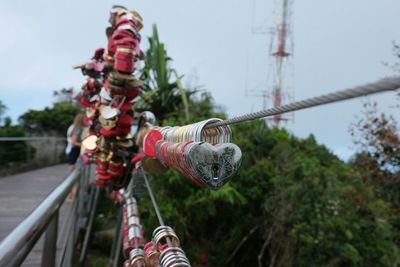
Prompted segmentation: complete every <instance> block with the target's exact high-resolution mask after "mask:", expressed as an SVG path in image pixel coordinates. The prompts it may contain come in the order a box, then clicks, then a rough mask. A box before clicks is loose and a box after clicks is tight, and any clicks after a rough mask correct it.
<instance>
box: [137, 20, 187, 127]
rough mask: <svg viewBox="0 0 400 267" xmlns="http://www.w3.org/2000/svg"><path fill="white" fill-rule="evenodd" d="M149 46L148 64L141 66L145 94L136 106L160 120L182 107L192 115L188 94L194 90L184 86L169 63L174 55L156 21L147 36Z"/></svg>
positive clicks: (146, 59) (174, 114)
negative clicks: (159, 35)
mask: <svg viewBox="0 0 400 267" xmlns="http://www.w3.org/2000/svg"><path fill="white" fill-rule="evenodd" d="M148 41H149V44H150V47H149V49H148V50H147V51H146V53H145V65H144V67H143V68H142V70H141V79H142V80H143V81H144V84H143V86H142V94H141V96H140V100H139V101H138V103H137V105H136V106H135V108H136V109H137V110H151V111H152V112H153V113H154V114H155V115H156V117H157V118H158V119H159V121H160V122H162V121H164V120H165V119H166V118H168V117H171V116H177V115H178V114H179V113H181V112H182V111H183V113H184V115H185V118H186V119H189V117H188V116H189V103H188V97H189V96H190V95H191V94H193V93H194V91H190V90H185V89H184V88H183V85H182V82H181V78H182V77H181V76H179V75H178V73H177V72H176V70H175V69H173V68H171V67H170V64H171V61H172V59H171V58H170V57H169V56H168V55H167V52H166V50H165V45H164V44H163V43H162V42H161V41H160V40H159V37H158V31H157V27H156V25H153V35H152V36H151V37H149V38H148Z"/></svg>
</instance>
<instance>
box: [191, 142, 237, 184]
mask: <svg viewBox="0 0 400 267" xmlns="http://www.w3.org/2000/svg"><path fill="white" fill-rule="evenodd" d="M185 154H186V155H185V161H186V162H187V166H188V169H189V171H190V173H192V174H193V176H195V177H196V178H198V179H199V180H200V181H201V182H202V183H203V184H204V185H205V186H207V187H209V188H211V189H218V188H221V187H222V186H223V185H224V184H225V183H226V182H228V181H229V180H230V179H231V178H232V177H233V175H234V174H235V173H236V172H237V170H238V169H239V167H240V164H241V159H242V152H241V150H240V148H239V147H238V146H237V145H235V144H232V143H224V144H217V145H215V146H212V145H211V144H209V143H198V144H196V145H194V146H192V147H191V148H190V149H189V150H188V151H187V152H186V153H185Z"/></svg>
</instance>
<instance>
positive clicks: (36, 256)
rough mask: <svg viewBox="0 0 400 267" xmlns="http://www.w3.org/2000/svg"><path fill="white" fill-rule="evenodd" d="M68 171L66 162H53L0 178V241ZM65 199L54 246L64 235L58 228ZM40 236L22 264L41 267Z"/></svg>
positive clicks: (64, 211)
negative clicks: (57, 236) (58, 163)
mask: <svg viewBox="0 0 400 267" xmlns="http://www.w3.org/2000/svg"><path fill="white" fill-rule="evenodd" d="M67 174H68V166H67V165H66V164H62V165H56V166H52V167H47V168H43V169H38V170H34V171H29V172H25V173H20V174H16V175H11V176H7V177H0V240H2V239H3V238H4V237H5V236H7V234H8V233H10V232H11V231H12V230H13V229H14V228H15V227H16V226H17V225H18V224H19V223H20V222H21V221H22V220H23V219H24V218H25V217H26V216H27V215H29V213H30V212H31V211H32V210H34V209H35V207H37V206H38V204H39V203H40V202H41V201H42V200H43V199H44V198H45V197H46V196H47V195H48V194H49V193H50V192H51V191H53V189H54V188H56V187H57V185H59V184H60V183H61V182H62V181H63V180H64V178H65V177H66V176H67ZM70 205H71V204H70V203H68V202H66V203H64V205H63V206H62V208H61V210H60V218H59V230H58V231H59V240H58V242H57V249H58V251H57V252H59V249H60V246H59V245H60V244H62V243H63V242H62V241H63V239H64V237H63V236H60V235H61V233H62V231H63V230H62V229H61V227H62V226H63V225H64V222H65V219H66V213H67V211H68V209H69V208H70ZM42 252H43V237H42V238H41V239H40V240H39V242H38V243H37V244H36V246H35V247H34V249H33V251H32V252H31V253H30V254H29V256H28V257H27V258H26V260H25V262H24V264H23V265H22V266H29V267H31V266H35V267H36V266H41V257H42Z"/></svg>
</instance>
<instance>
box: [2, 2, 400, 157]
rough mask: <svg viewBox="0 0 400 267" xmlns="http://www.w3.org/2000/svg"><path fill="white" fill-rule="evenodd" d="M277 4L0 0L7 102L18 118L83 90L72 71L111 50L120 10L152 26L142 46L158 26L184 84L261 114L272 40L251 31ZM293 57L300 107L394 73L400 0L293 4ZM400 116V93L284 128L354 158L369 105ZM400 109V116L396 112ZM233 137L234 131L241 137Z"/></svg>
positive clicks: (229, 108)
mask: <svg viewBox="0 0 400 267" xmlns="http://www.w3.org/2000/svg"><path fill="white" fill-rule="evenodd" d="M277 3H279V1H278V0H268V1H267V0H201V1H200V0H192V1H183V0H170V1H165V0H136V1H118V2H115V1H105V0H99V1H78V0H70V1H54V0H53V1H50V0H36V1H22V0H13V1H9V0H2V1H1V2H0V10H1V16H0V32H1V36H0V58H1V59H2V60H1V62H0V73H1V76H0V77H1V79H0V100H1V101H3V103H5V104H6V105H7V106H8V111H7V114H6V115H9V116H11V117H12V118H13V120H14V121H16V119H17V118H18V116H19V115H21V114H22V113H24V112H25V111H27V110H28V109H42V108H44V107H45V106H50V105H51V101H52V92H53V90H58V89H61V88H63V87H70V86H74V87H75V88H80V86H81V85H82V83H83V80H84V78H83V76H82V75H81V73H80V72H79V71H76V70H75V71H74V70H72V65H74V64H78V63H81V62H84V61H85V60H87V59H88V58H90V57H91V56H92V54H93V52H94V50H95V49H96V48H98V47H104V46H105V45H106V38H105V33H104V32H105V28H106V27H107V26H108V24H107V20H108V13H109V10H110V7H111V6H112V5H113V4H122V5H125V6H127V7H128V8H130V9H135V10H137V11H138V12H139V13H140V14H141V15H142V17H143V19H144V29H143V31H142V37H143V38H142V40H143V42H142V47H143V48H144V49H145V48H146V47H147V46H148V45H147V42H146V39H147V38H146V36H150V35H151V30H152V24H157V26H158V30H159V35H160V38H161V40H162V41H163V42H164V43H165V44H166V47H167V52H168V54H169V55H170V56H171V57H172V58H173V60H174V61H173V63H172V66H173V67H174V68H175V69H176V70H177V71H178V72H179V73H180V74H184V75H185V77H186V83H190V84H192V85H197V86H200V87H201V88H203V89H205V90H207V91H209V92H211V94H212V95H213V97H214V99H215V102H216V104H217V105H220V106H221V107H223V108H224V110H225V111H226V112H227V114H228V115H229V117H233V116H237V115H242V114H245V113H249V112H254V111H258V110H261V109H262V108H263V100H262V98H259V97H255V96H254V94H257V92H258V91H259V90H266V89H268V88H269V87H270V86H271V79H270V78H271V58H270V56H269V45H270V42H271V36H270V35H269V34H264V35H263V34H253V33H252V28H254V27H259V26H261V27H262V28H263V29H266V30H268V29H270V28H272V27H273V26H274V23H275V22H276V21H275V18H276V16H275V13H276V12H274V10H276V9H275V8H274V6H276V5H277ZM291 10H292V14H291V29H292V31H291V36H292V39H293V44H294V46H293V55H292V57H291V59H290V60H289V64H288V68H287V73H288V75H287V77H286V78H287V79H286V80H285V81H286V84H287V85H288V90H289V92H290V93H291V95H292V96H293V99H294V100H302V99H305V98H309V97H313V96H317V95H321V94H326V93H329V92H332V91H336V90H342V89H346V88H349V87H353V86H357V85H361V84H365V83H368V82H373V81H376V80H378V79H380V78H383V77H386V76H391V75H394V74H395V73H393V71H392V70H390V69H389V68H388V67H386V66H384V64H383V62H389V63H394V62H395V60H396V59H395V57H394V56H393V54H392V42H393V41H398V42H400V37H399V30H398V25H400V16H398V14H399V10H400V1H398V0H379V1H365V0H352V1H348V0H335V1H333V0H329V1H315V0H314V1H312V0H303V1H298V0H294V1H293V4H292V5H291ZM367 100H373V101H377V102H378V105H379V107H380V108H381V110H382V111H385V112H388V113H393V114H394V116H395V117H396V119H399V115H398V112H397V113H396V110H394V109H393V108H391V106H394V105H395V104H396V97H395V93H384V94H381V95H375V96H370V97H368V98H362V99H357V100H351V101H347V102H342V103H337V104H331V105H327V106H323V107H317V108H312V109H308V110H304V111H298V112H296V113H294V114H291V117H293V120H292V121H290V122H288V123H287V124H285V126H284V127H285V128H287V129H288V130H289V131H291V132H292V133H293V134H295V135H296V136H299V137H307V136H308V135H309V134H313V135H314V136H315V137H316V139H317V141H318V142H319V143H321V144H324V145H326V146H327V147H328V148H329V149H330V150H331V151H332V152H334V153H335V154H337V155H339V156H340V157H341V158H342V159H345V160H347V159H348V158H349V157H350V156H351V155H352V154H353V153H354V146H353V145H352V140H351V137H350V134H349V132H348V128H349V126H350V124H351V123H352V122H355V121H357V118H356V117H357V116H360V111H361V109H362V103H363V101H367ZM397 111H398V110H397ZM233 135H235V133H233Z"/></svg>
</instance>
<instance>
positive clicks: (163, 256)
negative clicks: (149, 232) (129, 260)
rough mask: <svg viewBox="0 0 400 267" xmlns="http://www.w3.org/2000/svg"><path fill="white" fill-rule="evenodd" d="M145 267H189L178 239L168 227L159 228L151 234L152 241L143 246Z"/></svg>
mask: <svg viewBox="0 0 400 267" xmlns="http://www.w3.org/2000/svg"><path fill="white" fill-rule="evenodd" d="M144 253H145V257H146V263H147V265H146V267H158V266H160V267H172V266H182V267H186V266H187V267H190V262H189V260H188V258H187V257H186V255H185V252H184V251H183V250H182V248H181V247H180V242H179V238H178V236H177V235H176V233H175V231H174V230H173V229H172V228H171V227H169V226H159V227H157V228H156V229H155V230H154V232H153V238H152V241H150V242H148V243H147V244H146V245H145V246H144Z"/></svg>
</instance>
